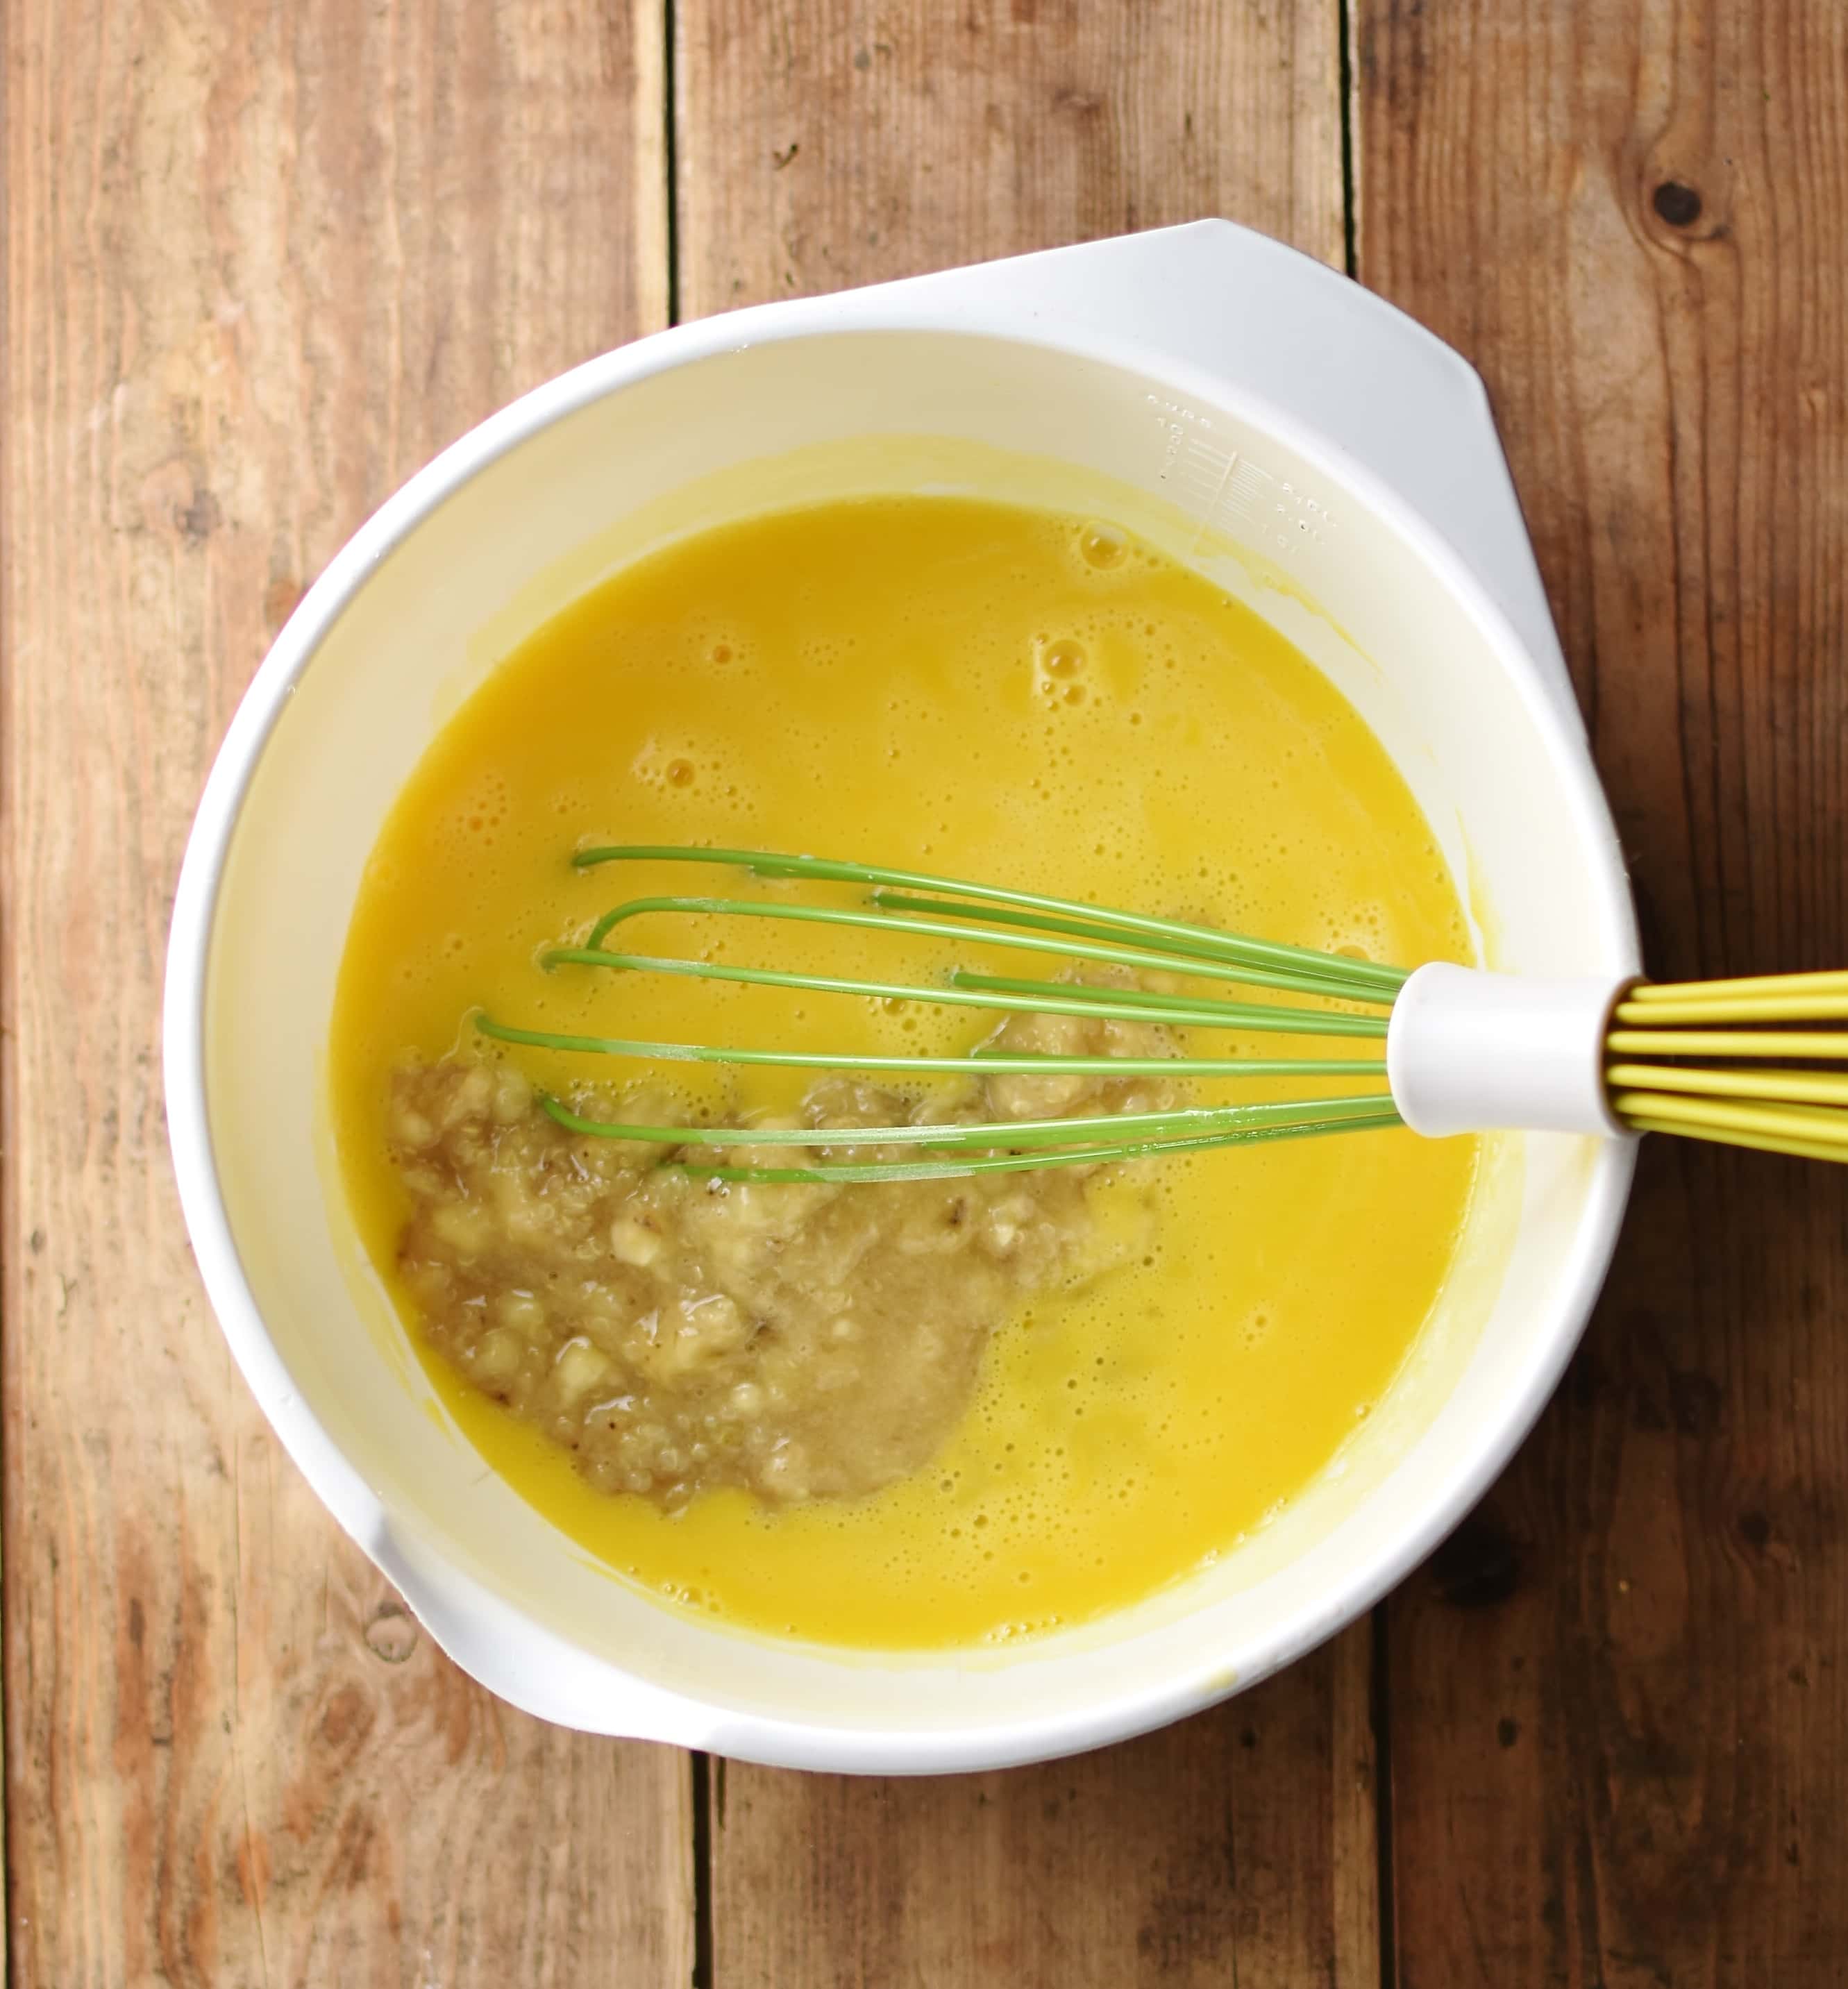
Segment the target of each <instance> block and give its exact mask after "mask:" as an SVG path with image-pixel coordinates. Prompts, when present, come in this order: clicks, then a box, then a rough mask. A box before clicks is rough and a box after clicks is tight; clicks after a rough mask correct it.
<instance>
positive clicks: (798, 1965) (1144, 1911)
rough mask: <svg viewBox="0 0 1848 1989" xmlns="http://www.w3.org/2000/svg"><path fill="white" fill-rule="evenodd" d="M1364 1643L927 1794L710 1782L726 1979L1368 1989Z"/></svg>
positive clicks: (764, 1779)
mask: <svg viewBox="0 0 1848 1989" xmlns="http://www.w3.org/2000/svg"><path fill="white" fill-rule="evenodd" d="M1368 1642H1369V1631H1368V1625H1365V1624H1361V1625H1358V1626H1357V1627H1356V1628H1355V1629H1353V1630H1351V1631H1350V1632H1348V1633H1347V1634H1346V1635H1344V1636H1343V1637H1342V1638H1339V1639H1338V1641H1337V1642H1335V1643H1334V1645H1331V1646H1330V1647H1329V1648H1326V1649H1324V1650H1323V1651H1321V1652H1317V1654H1316V1655H1314V1657H1312V1658H1311V1659H1307V1660H1306V1661H1305V1662H1304V1663H1303V1664H1301V1665H1298V1666H1297V1668H1296V1669H1294V1670H1293V1671H1291V1672H1287V1673H1284V1674H1283V1675H1282V1676H1280V1677H1277V1678H1274V1679H1270V1680H1268V1681H1267V1682H1266V1683H1264V1684H1263V1685H1261V1686H1258V1687H1256V1689H1254V1690H1253V1691H1252V1692H1250V1693H1246V1694H1245V1695H1244V1696H1242V1697H1240V1698H1239V1699H1235V1700H1233V1701H1231V1702H1229V1703H1228V1704H1226V1705H1225V1706H1220V1707H1219V1708H1218V1709H1216V1710H1215V1711H1213V1712H1212V1713H1203V1714H1201V1715H1199V1716H1198V1717H1196V1718H1195V1719H1193V1720H1188V1721H1185V1723H1182V1725H1180V1726H1172V1727H1170V1728H1168V1730H1166V1731H1165V1732H1164V1733H1155V1734H1151V1735H1150V1736H1148V1737H1147V1738H1146V1739H1144V1740H1136V1741H1131V1742H1129V1743H1127V1744H1126V1745H1124V1746H1122V1747H1114V1748H1110V1749H1108V1750H1105V1751H1104V1752H1103V1753H1100V1754H1087V1755H1083V1756H1080V1757H1077V1758H1076V1759H1074V1760H1069V1761H1055V1762H1052V1763H1049V1764H1046V1765H1045V1766H1043V1767H1035V1768H1022V1769H1017V1770H1014V1771H1012V1773H1008V1774H985V1775H954V1776H944V1777H938V1778H936V1779H934V1780H931V1781H852V1780H849V1779H848V1778H846V1777H841V1776H832V1775H829V1776H810V1777H802V1776H795V1775H788V1774H771V1773H766V1772H765V1771H764V1770H758V1769H749V1768H744V1767H738V1766H737V1765H735V1764H733V1765H730V1766H727V1765H726V1764H717V1766H716V1767H715V1769H714V1775H715V1785H714V1801H713V1859H714V1894H713V1920H714V1961H715V1964H716V1967H715V1970H714V1979H715V1980H716V1981H717V1983H718V1984H721V1989H836V1985H839V1989H849V1985H854V1989H857V1986H858V1985H860V1984H880V1985H881V1989H884V1985H887V1984H892V1985H899V1984H907V1985H908V1984H918V1985H926V1984H927V1985H930V1989H969V1986H970V1985H976V1984H982V1985H988V1984H994V1985H996V1989H1067V1985H1070V1984H1092V1983H1095V1984H1107V1985H1109V1989H1127V1985H1129V1984H1137V1983H1161V1984H1164V1985H1168V1984H1172V1985H1175V1989H1195V1985H1197V1986H1198V1989H1205V1985H1208V1984H1214V1985H1217V1984H1225V1983H1232V1982H1241V1981H1242V1982H1247V1983H1256V1984H1271V1983H1275V1984H1297V1983H1303V1984H1310V1983H1317V1984H1350V1983H1372V1982H1374V1981H1377V1979H1378V1975H1377V1970H1378V1961H1379V1950H1378V1930H1377V1927H1376V1925H1375V1916H1374V1914H1375V1851H1374V1834H1373V1821H1374V1776H1373V1761H1372V1737H1371V1735H1370V1733H1368V1730H1367V1727H1366V1724H1365V1719H1364V1717H1363V1718H1362V1719H1361V1720H1360V1721H1359V1723H1358V1724H1356V1723H1355V1721H1354V1720H1353V1719H1352V1718H1351V1709H1355V1708H1357V1707H1358V1708H1359V1709H1361V1710H1362V1712H1363V1713H1364V1709H1365V1705H1366V1696H1367V1681H1368V1669H1369V1655H1368Z"/></svg>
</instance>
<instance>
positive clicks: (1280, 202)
mask: <svg viewBox="0 0 1848 1989" xmlns="http://www.w3.org/2000/svg"><path fill="white" fill-rule="evenodd" d="M675 16H676V51H677V53H676V124H675V153H676V164H677V167H678V174H679V180H678V190H677V193H678V212H679V219H680V229H679V245H678V246H679V262H680V305H681V309H682V310H683V313H684V314H685V315H686V316H687V317H699V316H701V315H703V314H704V313H707V312H709V311H716V310H727V309H729V308H731V307H733V306H734V305H740V304H747V303H763V302H765V301H766V300H768V299H770V298H773V297H778V296H806V295H809V294H811V293H815V292H818V291H824V290H840V289H843V288H844V287H846V286H848V285H850V284H854V283H879V282H882V281H883V280H886V279H887V278H889V277H894V276H918V275H921V274H922V273H924V272H925V271H926V270H930V269H945V268H948V267H951V266H954V265H955V264H957V263H978V262H981V261H983V260H985V259H987V258H988V257H991V256H1011V255H1017V254H1020V253H1022V252H1025V251H1026V250H1028V249H1053V248H1057V247H1060V246H1062V245H1063V244H1064V243H1066V242H1084V241H1090V240H1093V239H1096V238H1097V237H1099V236H1101V235H1120V234H1124V233H1126V232H1129V231H1131V230H1132V229H1139V228H1158V227H1161V226H1163V225H1166V224H1167V223H1169V222H1179V221H1197V220H1199V219H1200V218H1201V217H1202V215H1213V214H1225V215H1230V216H1231V217H1233V219H1236V220H1239V221H1245V222H1250V224H1251V225H1253V227H1256V228H1262V229H1266V230H1268V231H1269V232H1270V233H1271V234H1273V235H1280V236H1282V237H1283V239H1285V240H1287V241H1290V242H1294V243H1295V244H1296V245H1297V247H1298V248H1300V249H1307V250H1308V251H1309V252H1310V253H1311V254H1312V255H1316V256H1321V257H1323V258H1324V259H1325V260H1327V261H1329V262H1333V263H1338V262H1339V261H1340V260H1341V253H1342V245H1343V239H1344V222H1343V215H1342V208H1341V100H1340V95H1339V90H1338V52H1337V47H1336V38H1335V26H1336V22H1335V17H1334V10H1333V9H1332V8H1323V7H1319V6H1309V5H1298V4H1295V3H1294V0H1286V4H1284V5H1280V6H1277V7H1268V8H1246V7H1236V6H1234V7H1228V6H1225V5H1220V4H1219V0H1138V4H1137V5H1134V6H1096V5H1083V4H1082V0H921V4H918V5H911V6H907V7H891V6H880V5H873V4H871V0H677V5H676V9H675Z"/></svg>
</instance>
